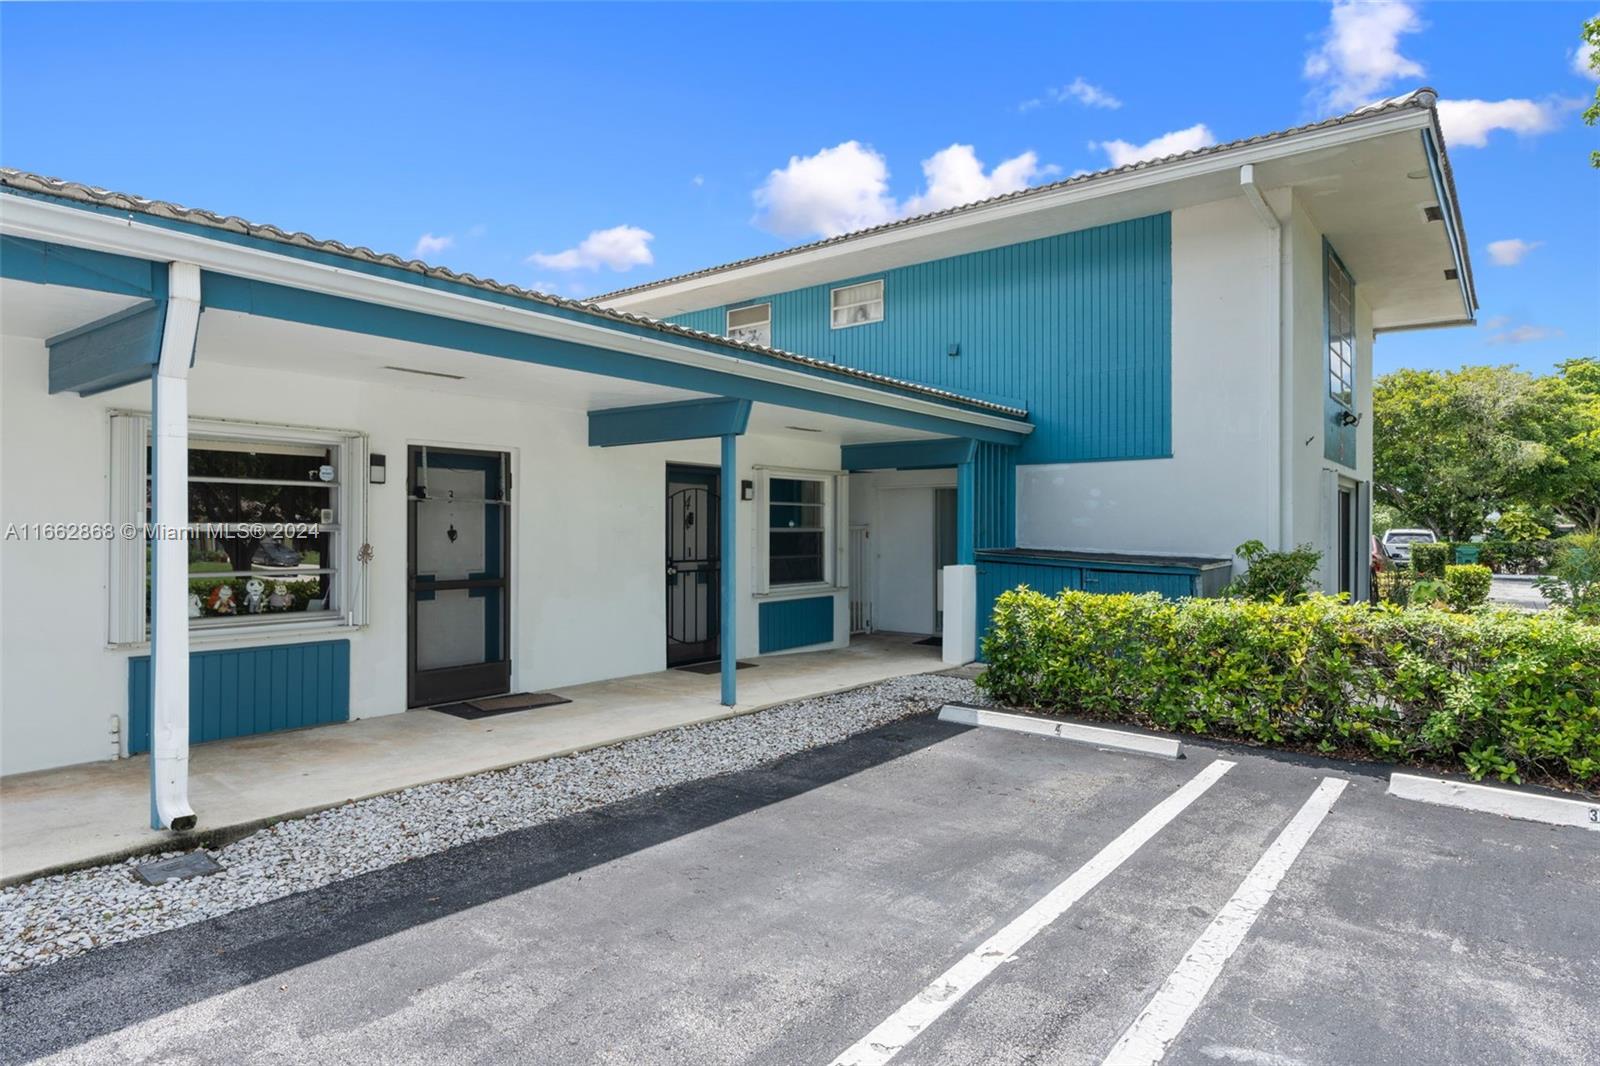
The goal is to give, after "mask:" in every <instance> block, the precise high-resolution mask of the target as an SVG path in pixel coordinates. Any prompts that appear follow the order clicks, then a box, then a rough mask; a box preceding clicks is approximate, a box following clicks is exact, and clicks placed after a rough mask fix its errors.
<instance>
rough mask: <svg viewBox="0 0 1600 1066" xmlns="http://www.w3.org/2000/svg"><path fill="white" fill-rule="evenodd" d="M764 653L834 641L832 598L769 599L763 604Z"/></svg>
mask: <svg viewBox="0 0 1600 1066" xmlns="http://www.w3.org/2000/svg"><path fill="white" fill-rule="evenodd" d="M760 620H761V625H760V629H761V653H762V654H763V655H765V654H766V653H767V652H772V651H784V650H786V649H788V648H804V647H806V646H808V645H811V644H827V643H828V642H829V641H831V640H833V597H832V596H811V597H808V598H806V599H803V600H769V601H766V602H764V603H762V604H761V615H760Z"/></svg>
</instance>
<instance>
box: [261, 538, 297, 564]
mask: <svg viewBox="0 0 1600 1066" xmlns="http://www.w3.org/2000/svg"><path fill="white" fill-rule="evenodd" d="M250 561H251V562H252V563H255V564H256V565H257V566H299V565H300V553H299V552H297V551H295V550H294V549H293V548H291V547H289V546H288V545H287V544H285V543H283V542H282V541H276V540H264V541H262V542H261V543H260V544H259V545H257V546H256V550H255V554H254V555H253V556H251V558H250Z"/></svg>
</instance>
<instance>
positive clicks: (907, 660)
mask: <svg viewBox="0 0 1600 1066" xmlns="http://www.w3.org/2000/svg"><path fill="white" fill-rule="evenodd" d="M917 639H918V638H916V637H908V636H901V635H894V634H874V635H873V636H870V637H857V638H855V639H854V640H853V641H852V642H851V645H850V647H848V648H844V649H840V650H837V651H822V652H807V653H803V654H798V655H777V656H769V657H766V658H762V659H757V660H754V661H755V662H756V663H757V664H758V665H757V666H756V668H754V669H746V670H741V671H739V695H740V697H741V702H740V703H739V705H738V706H737V707H735V708H733V709H731V710H730V709H729V708H726V707H723V706H722V705H721V704H719V703H718V702H717V701H718V694H719V689H720V680H719V678H718V677H717V675H715V674H709V675H708V674H695V673H690V672H687V671H684V670H667V671H664V672H662V673H659V674H642V675H639V676H637V677H627V678H620V679H618V680H615V681H599V682H595V683H593V684H588V685H575V686H571V687H568V688H562V689H560V694H561V695H563V696H566V697H568V698H569V699H571V700H572V702H571V703H568V704H563V705H561V706H559V707H546V708H541V709H536V710H530V711H519V712H515V713H512V714H506V715H500V716H498V717H494V718H483V719H479V720H477V721H465V720H463V719H460V718H455V717H452V716H450V715H445V714H440V713H438V712H437V711H430V710H416V711H407V712H405V713H403V714H391V715H383V716H381V717H377V718H363V719H360V720H357V721H354V722H342V723H340V724H338V725H330V726H319V727H317V728H314V729H303V730H296V731H294V732H289V733H272V734H268V735H265V736H255V737H241V738H239V739H237V740H221V741H214V742H212V743H210V744H201V745H197V746H196V747H194V748H193V749H191V752H190V757H189V798H190V802H191V803H192V804H193V805H194V809H195V811H196V812H197V813H198V814H199V816H200V824H199V826H198V827H197V829H196V831H195V832H194V833H192V834H184V835H182V836H180V835H178V834H173V833H159V832H156V831H154V830H152V829H150V828H149V827H148V822H149V816H148V811H149V808H150V800H149V777H150V763H149V759H148V757H146V756H142V755H141V756H136V757H134V758H131V759H121V760H118V761H116V762H100V763H84V764H82V765H79V766H69V767H63V768H61V769H57V770H43V771H39V772H37V773H30V774H16V775H13V776H11V777H6V778H3V779H0V884H9V883H12V882H14V881H19V880H25V879H27V878H29V877H31V876H35V875H37V874H39V873H41V872H46V871H52V870H56V869H60V868H63V867H72V866H82V865H88V864H91V863H94V862H104V861H110V860H113V859H117V858H121V857H124V856H126V855H128V854H134V853H138V852H141V851H148V850H154V849H159V848H164V847H172V846H178V845H179V844H181V843H182V842H183V840H184V838H190V839H192V840H195V841H208V840H210V839H213V838H215V837H217V836H219V835H222V836H224V837H232V836H238V835H242V834H243V833H245V832H248V831H249V830H251V829H254V828H256V827H258V826H260V825H263V824H267V823H270V822H273V821H277V820H279V819H281V818H284V817H286V816H290V815H297V814H307V813H310V812H311V811H315V810H320V809H322V808H326V807H332V806H337V805H338V804H340V803H344V802H346V801H347V800H352V799H362V798H365V797H368V796H376V795H381V794H382V793H385V792H393V791H395V790H397V789H402V788H409V787H411V786H413V785H421V784H426V783H428V782H430V781H440V780H447V779H449V778H455V777H461V776H463V775H465V774H472V773H479V772H482V771H484V770H493V769H497V768H500V767H505V766H512V765H515V764H517V763H522V762H528V761H530V760H533V759H548V758H551V757H553V756H557V755H564V754H567V753H569V752H573V751H579V750H582V749H584V748H593V747H599V746H601V745H605V744H615V743H617V742H618V741H622V740H627V739H629V738H630V737H637V736H644V735H646V734H649V733H656V732H660V731H661V730H663V729H671V728H673V727H674V726H681V725H689V724H691V723H694V722H706V721H712V720H715V719H718V718H726V717H729V716H730V715H735V714H748V713H750V712H751V711H757V710H760V709H761V708H763V707H770V706H772V705H773V704H777V703H787V702H789V701H791V700H797V699H803V698H805V697H808V696H817V695H822V694H825V693H829V692H837V691H839V690H841V689H847V688H855V687H857V686H859V685H865V684H870V683H871V682H874V681H882V680H885V679H887V678H891V677H900V676H902V675H905V674H919V673H927V672H930V671H935V670H940V669H943V667H944V664H943V663H942V662H941V660H940V657H939V649H938V648H936V647H928V646H924V645H918V644H916V643H915V641H916V640H917Z"/></svg>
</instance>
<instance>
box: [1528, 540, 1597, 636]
mask: <svg viewBox="0 0 1600 1066" xmlns="http://www.w3.org/2000/svg"><path fill="white" fill-rule="evenodd" d="M1534 584H1535V585H1538V586H1539V591H1540V592H1542V593H1544V594H1545V596H1547V597H1549V599H1550V602H1552V603H1559V604H1561V606H1563V607H1566V608H1567V609H1569V610H1571V611H1572V612H1573V613H1574V614H1576V615H1577V616H1578V617H1579V618H1582V619H1586V620H1588V621H1592V622H1594V621H1600V533H1574V534H1573V535H1572V536H1570V537H1566V538H1565V539H1563V540H1562V542H1561V546H1560V547H1559V548H1557V549H1556V552H1555V555H1554V557H1553V558H1552V559H1551V560H1550V572H1549V573H1548V574H1546V575H1545V576H1544V577H1541V578H1539V579H1538V580H1537V581H1535V582H1534Z"/></svg>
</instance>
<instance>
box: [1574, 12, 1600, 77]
mask: <svg viewBox="0 0 1600 1066" xmlns="http://www.w3.org/2000/svg"><path fill="white" fill-rule="evenodd" d="M1596 17H1600V16H1596ZM1594 52H1595V48H1594V45H1592V44H1590V43H1589V42H1588V41H1585V42H1583V43H1582V44H1580V45H1579V46H1578V50H1577V51H1576V52H1574V53H1572V69H1573V70H1575V71H1577V72H1578V73H1579V74H1581V75H1583V76H1584V77H1585V78H1593V79H1594V80H1595V81H1600V70H1596V69H1595V68H1594V66H1593V63H1594Z"/></svg>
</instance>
